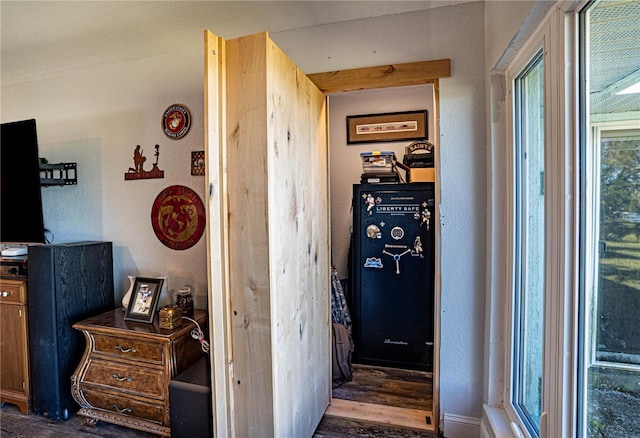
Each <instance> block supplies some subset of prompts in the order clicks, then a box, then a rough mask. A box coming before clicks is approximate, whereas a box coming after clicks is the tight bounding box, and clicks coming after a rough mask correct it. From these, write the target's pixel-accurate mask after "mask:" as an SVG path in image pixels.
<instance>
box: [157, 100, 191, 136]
mask: <svg viewBox="0 0 640 438" xmlns="http://www.w3.org/2000/svg"><path fill="white" fill-rule="evenodd" d="M190 127H191V114H190V113H189V110H188V109H187V107H186V106H184V105H180V104H177V103H175V104H173V105H171V106H169V108H167V109H166V110H164V113H163V114H162V130H163V131H164V135H166V136H167V137H169V138H171V139H173V140H177V139H179V138H182V137H184V136H185V135H187V132H189V128H190Z"/></svg>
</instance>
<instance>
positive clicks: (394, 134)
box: [347, 110, 428, 144]
mask: <svg viewBox="0 0 640 438" xmlns="http://www.w3.org/2000/svg"><path fill="white" fill-rule="evenodd" d="M427 134H428V133H427V110H419V111H403V112H396V113H385V114H363V115H357V116H347V144H357V143H376V142H384V141H404V140H426V139H427Z"/></svg>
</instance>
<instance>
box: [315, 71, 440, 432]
mask: <svg viewBox="0 0 640 438" xmlns="http://www.w3.org/2000/svg"><path fill="white" fill-rule="evenodd" d="M307 76H308V77H309V79H311V81H312V82H313V83H314V84H316V86H317V87H318V88H319V89H320V91H322V92H323V93H324V94H325V96H328V95H329V94H337V93H345V92H350V91H361V90H373V89H381V88H392V87H404V86H412V85H427V84H431V85H432V86H433V109H434V134H433V139H434V143H435V145H436V146H438V144H439V141H438V140H439V138H440V87H439V85H440V83H439V80H440V79H441V78H448V77H451V60H450V59H439V60H433V61H421V62H412V63H406V64H393V65H381V66H375V67H363V68H355V69H350V70H338V71H329V72H322V73H313V74H309V75H307ZM327 108H328V111H330V110H331V108H330V107H329V105H328V104H327ZM434 158H435V162H436V163H439V162H440V153H439V148H438V147H436V150H435V157H434ZM435 167H436V182H437V181H439V175H440V172H439V166H438V165H437V164H436V166H435ZM435 192H436V193H435V194H436V205H440V188H439V184H436V191H435ZM436 227H437V228H436V235H435V240H436V241H435V247H436V257H435V284H434V351H433V377H432V379H433V382H432V384H433V394H432V396H433V407H432V419H433V422H434V428H435V432H436V433H438V432H439V429H440V427H439V426H440V421H439V418H440V406H439V400H440V397H439V394H440V309H441V300H440V291H441V283H440V275H439V274H440V257H438V254H439V249H440V232H439V221H436ZM332 404H333V405H336V404H337V405H340V406H341V407H340V408H339V409H341V410H344V411H346V413H345V415H346V416H347V417H352V416H355V414H354V413H353V406H352V404H351V405H350V404H348V403H342V401H339V402H337V403H334V401H333V399H332ZM342 405H346V406H344V409H342ZM330 408H331V407H330ZM413 417H415V415H411V413H408V414H407V417H406V421H408V422H411V421H412V420H414V418H413ZM422 420H423V418H422V417H421V418H420V419H419V420H418V421H422ZM401 421H403V420H401Z"/></svg>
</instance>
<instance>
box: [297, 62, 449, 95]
mask: <svg viewBox="0 0 640 438" xmlns="http://www.w3.org/2000/svg"><path fill="white" fill-rule="evenodd" d="M307 76H309V79H311V81H312V82H313V83H314V84H316V86H317V87H318V88H319V89H320V90H321V91H322V92H323V93H325V94H330V93H341V92H346V91H357V90H370V89H374V88H388V87H402V86H408V85H421V84H430V83H433V81H434V80H436V79H440V78H448V77H450V76H451V60H450V59H438V60H435V61H422V62H410V63H406V64H391V65H381V66H378V67H366V68H354V69H351V70H337V71H330V72H324V73H313V74H310V75H307Z"/></svg>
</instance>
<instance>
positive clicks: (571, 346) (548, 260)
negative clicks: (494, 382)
mask: <svg viewBox="0 0 640 438" xmlns="http://www.w3.org/2000/svg"><path fill="white" fill-rule="evenodd" d="M565 6H566V8H564V7H565ZM578 6H579V5H578V4H577V3H575V2H571V4H570V5H568V6H567V2H562V1H560V2H558V3H556V5H555V7H553V8H551V10H550V11H549V12H548V13H547V15H546V16H545V18H544V19H543V20H541V21H540V24H539V25H538V27H537V29H536V30H535V31H534V32H532V33H531V36H530V37H529V38H528V39H527V40H526V42H525V43H524V44H523V45H522V47H519V50H518V51H517V54H516V55H515V56H514V57H513V59H512V61H511V62H510V63H509V64H508V65H507V66H506V67H505V69H504V74H505V86H506V88H507V99H506V102H507V105H506V107H507V108H506V113H507V117H506V122H505V123H506V126H505V130H506V132H507V134H506V142H505V145H504V148H505V152H506V153H505V160H506V165H507V167H508V170H507V174H508V175H507V181H508V185H507V187H506V188H504V189H502V190H503V191H506V195H507V196H506V198H507V199H508V205H507V206H506V207H505V212H504V214H506V215H507V216H506V217H505V218H504V220H505V221H506V222H507V223H508V227H509V230H510V232H509V233H508V237H507V239H504V237H500V236H494V238H493V241H494V242H499V244H500V245H501V246H502V247H503V248H504V251H505V253H504V254H505V259H506V267H507V270H506V272H505V274H506V277H507V278H506V282H505V283H504V284H505V285H506V286H507V288H508V289H507V294H506V298H507V303H505V304H504V305H505V310H506V311H507V316H506V322H505V325H506V327H505V339H506V341H505V344H506V345H505V356H504V360H505V366H504V370H503V375H504V388H503V405H504V410H505V413H506V416H507V419H508V421H509V422H510V424H509V426H510V428H511V429H512V431H513V432H514V433H517V434H519V435H521V436H526V437H528V438H534V437H537V436H540V437H548V436H573V435H574V433H575V430H576V422H575V419H576V409H577V403H576V398H577V394H578V392H577V377H578V376H576V373H575V372H574V370H575V369H576V368H575V367H576V365H577V354H576V349H577V347H578V344H577V329H578V326H577V309H578V298H577V290H578V289H577V280H578V273H577V268H578V261H577V254H578V252H577V249H578V248H577V244H578V240H577V236H578V231H579V230H578V226H577V224H578V222H577V216H576V215H577V212H578V211H579V210H578V205H579V202H578V200H577V199H576V196H575V193H579V192H578V191H577V188H578V187H579V185H578V182H579V178H578V177H579V175H578V173H577V172H576V169H579V166H578V158H579V155H578V149H577V144H576V141H575V138H577V137H576V136H577V133H578V123H577V120H578V117H577V115H578V107H577V105H576V98H575V96H577V88H576V87H577V83H578V82H577V71H578V70H577V68H576V67H575V66H576V62H575V61H576V59H577V49H576V48H577V34H576V29H577V26H576V24H577V18H578V14H577V12H576V11H578V10H579V8H578ZM563 8H564V10H563ZM540 47H541V48H542V50H543V55H544V74H545V78H544V83H545V85H544V93H545V157H544V160H545V178H544V179H545V181H544V185H545V200H544V202H545V227H544V229H545V277H544V278H545V282H544V283H545V302H544V321H545V323H544V329H543V330H544V353H543V355H544V360H543V373H542V376H543V382H542V409H541V410H542V414H541V418H540V424H539V435H536V434H533V435H532V434H531V432H530V430H529V429H528V428H527V427H526V425H525V422H523V420H522V418H520V415H519V413H518V410H517V408H516V407H515V406H514V404H513V400H512V393H513V385H512V379H513V377H514V376H513V372H512V370H513V363H512V358H513V352H514V345H513V334H514V328H515V327H514V324H513V321H514V300H515V297H514V295H513V293H509V291H514V290H515V289H514V287H515V285H516V280H517V279H516V278H515V277H514V275H515V265H514V264H515V263H516V259H515V255H514V254H515V253H514V251H515V243H516V242H515V240H514V239H515V223H514V220H515V219H514V213H515V210H514V208H515V200H514V196H515V189H516V187H515V180H514V178H515V175H514V156H513V154H514V118H513V116H514V109H513V104H514V99H513V79H514V78H515V77H516V76H517V75H518V74H519V72H520V71H522V68H523V67H524V66H525V65H527V63H528V62H529V61H530V60H531V58H532V57H533V55H534V53H535V52H536V49H537V48H540ZM547 188H550V189H547ZM495 190H498V191H499V190H500V189H495ZM499 284H500V281H497V280H496V279H493V287H494V288H495V287H499ZM493 293H494V294H497V293H496V292H495V290H494V292H493ZM494 296H495V295H494ZM485 412H487V411H486V410H485Z"/></svg>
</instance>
